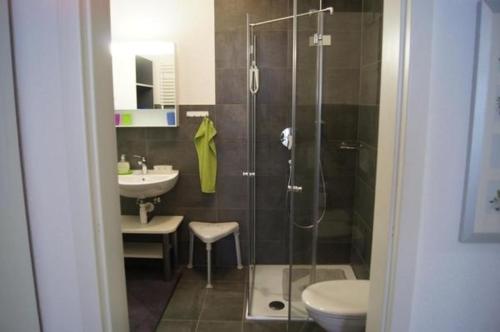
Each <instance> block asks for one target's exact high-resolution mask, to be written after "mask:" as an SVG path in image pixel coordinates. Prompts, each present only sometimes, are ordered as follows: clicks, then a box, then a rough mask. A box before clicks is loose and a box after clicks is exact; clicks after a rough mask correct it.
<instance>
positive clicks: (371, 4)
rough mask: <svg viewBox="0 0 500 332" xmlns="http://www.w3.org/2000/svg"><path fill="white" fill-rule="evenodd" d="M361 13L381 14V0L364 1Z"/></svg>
mask: <svg viewBox="0 0 500 332" xmlns="http://www.w3.org/2000/svg"><path fill="white" fill-rule="evenodd" d="M362 11H363V13H371V14H379V15H381V14H382V12H383V0H365V1H363V7H362Z"/></svg>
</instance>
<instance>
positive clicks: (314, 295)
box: [302, 280, 370, 319]
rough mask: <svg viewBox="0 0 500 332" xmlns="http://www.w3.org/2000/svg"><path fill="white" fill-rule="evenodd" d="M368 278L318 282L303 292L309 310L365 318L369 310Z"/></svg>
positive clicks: (335, 315) (333, 315)
mask: <svg viewBox="0 0 500 332" xmlns="http://www.w3.org/2000/svg"><path fill="white" fill-rule="evenodd" d="M369 283H370V282H369V281H368V280H330V281H323V282H318V283H316V284H312V285H310V286H309V287H307V288H306V289H305V290H304V291H303V292H302V301H303V302H304V303H305V304H306V306H307V307H308V309H309V310H313V311H317V312H319V313H321V314H322V315H327V316H330V317H337V318H344V319H364V318H366V312H367V310H368V295H369V294H368V293H369Z"/></svg>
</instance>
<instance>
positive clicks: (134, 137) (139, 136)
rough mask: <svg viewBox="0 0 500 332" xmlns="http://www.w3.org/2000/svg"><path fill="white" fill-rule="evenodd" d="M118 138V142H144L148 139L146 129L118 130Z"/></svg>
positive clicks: (122, 128)
mask: <svg viewBox="0 0 500 332" xmlns="http://www.w3.org/2000/svg"><path fill="white" fill-rule="evenodd" d="M116 138H117V140H118V141H142V140H144V139H145V138H146V129H145V128H126V127H120V128H116Z"/></svg>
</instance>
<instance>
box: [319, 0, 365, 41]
mask: <svg viewBox="0 0 500 332" xmlns="http://www.w3.org/2000/svg"><path fill="white" fill-rule="evenodd" d="M334 10H335V13H334V14H333V15H331V16H330V15H326V16H325V18H324V31H325V32H327V33H330V32H331V33H333V34H334V35H333V36H332V37H333V42H334V43H335V40H336V38H337V36H338V35H339V34H341V33H344V32H349V33H358V34H360V32H361V12H359V11H358V12H355V11H347V12H342V11H338V10H337V8H334ZM358 41H360V40H359V39H358Z"/></svg>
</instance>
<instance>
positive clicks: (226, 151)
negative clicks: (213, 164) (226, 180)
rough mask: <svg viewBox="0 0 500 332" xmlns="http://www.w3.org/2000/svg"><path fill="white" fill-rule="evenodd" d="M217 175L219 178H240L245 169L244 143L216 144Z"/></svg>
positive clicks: (237, 141) (220, 142)
mask: <svg viewBox="0 0 500 332" xmlns="http://www.w3.org/2000/svg"><path fill="white" fill-rule="evenodd" d="M217 155H218V160H219V163H218V173H219V174H220V175H221V176H227V175H231V176H241V175H242V172H243V171H244V170H245V169H247V149H246V141H244V140H233V141H219V142H218V144H217Z"/></svg>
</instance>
